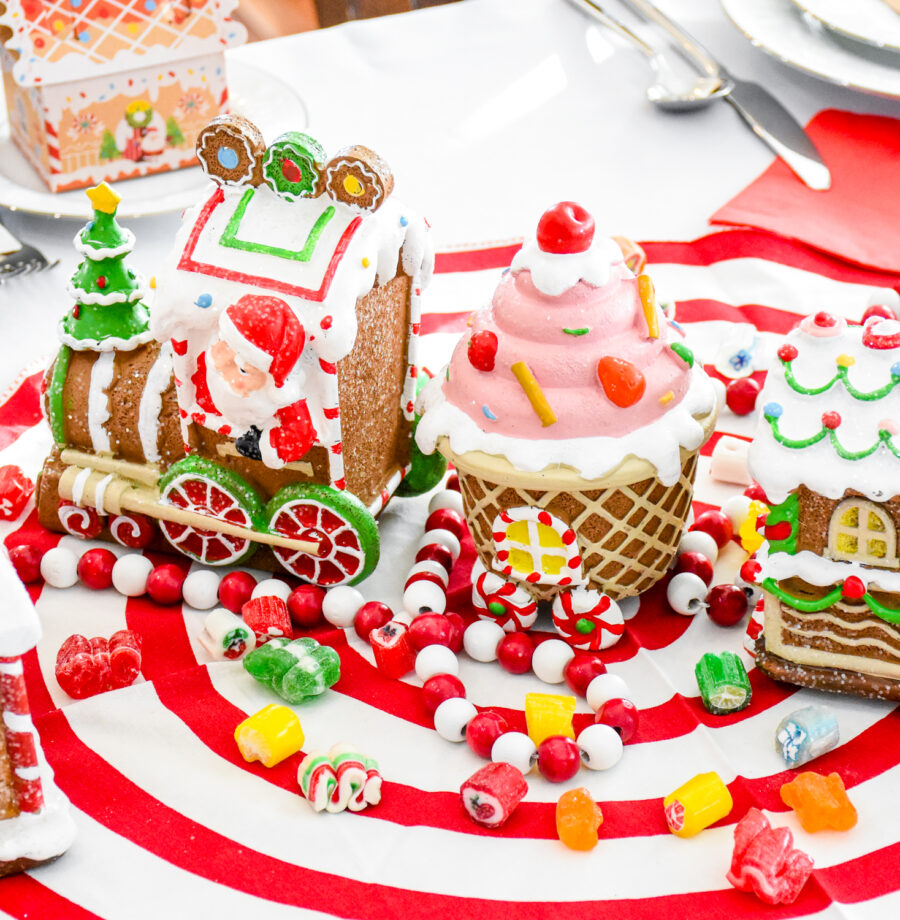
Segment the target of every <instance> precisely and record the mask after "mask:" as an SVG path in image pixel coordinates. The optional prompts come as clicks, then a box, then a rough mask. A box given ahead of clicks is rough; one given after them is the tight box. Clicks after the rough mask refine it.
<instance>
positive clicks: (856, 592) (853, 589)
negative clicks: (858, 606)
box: [841, 575, 866, 601]
mask: <svg viewBox="0 0 900 920" xmlns="http://www.w3.org/2000/svg"><path fill="white" fill-rule="evenodd" d="M841 594H842V596H843V597H845V598H847V600H849V601H859V600H862V599H863V597H865V594H866V583H865V582H864V581H863V580H862V579H861V578H858V577H857V576H856V575H851V576H850V577H849V578H848V579H846V581H845V582H844V584H843V585H842V586H841Z"/></svg>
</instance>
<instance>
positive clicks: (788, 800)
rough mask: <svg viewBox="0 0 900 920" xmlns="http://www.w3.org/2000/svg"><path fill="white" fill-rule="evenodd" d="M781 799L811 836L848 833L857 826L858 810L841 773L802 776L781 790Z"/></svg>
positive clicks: (811, 773)
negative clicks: (838, 832)
mask: <svg viewBox="0 0 900 920" xmlns="http://www.w3.org/2000/svg"><path fill="white" fill-rule="evenodd" d="M781 799H782V801H783V802H784V804H785V805H787V806H789V807H790V808H793V809H794V811H795V812H796V814H797V817H798V818H799V819H800V823H801V824H802V825H803V830H805V831H809V832H810V833H815V831H821V830H833V831H848V830H850V828H851V827H854V826H855V825H856V809H855V808H854V807H853V803H852V802H851V801H850V799H848V798H847V790H846V789H845V788H844V781H843V780H842V779H841V777H840V776H839V775H838V774H837V773H829V774H828V776H822V775H821V773H813V772H811V771H810V772H807V773H801V774H799V775H798V776H797V777H796V778H795V779H793V780H792V781H791V782H789V783H785V784H784V785H783V786H782V787H781Z"/></svg>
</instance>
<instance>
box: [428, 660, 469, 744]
mask: <svg viewBox="0 0 900 920" xmlns="http://www.w3.org/2000/svg"><path fill="white" fill-rule="evenodd" d="M427 647H428V648H443V647H444V646H442V645H439V646H434V645H430V646H427ZM422 651H424V649H423V650H422ZM420 657H421V653H420ZM477 715H478V710H477V709H476V708H475V707H474V706H473V705H472V704H471V703H470V702H469V701H468V700H467V699H464V698H463V697H461V696H454V697H451V698H450V699H449V700H444V702H443V703H441V705H440V706H438V708H437V709H435V711H434V729H435V731H436V732H437V733H438V734H439V735H440V736H441V737H442V738H444V739H446V740H447V741H465V740H466V726H467V725H468V724H469V722H471V721H472V719H474V718H475V716H477Z"/></svg>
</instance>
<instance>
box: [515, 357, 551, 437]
mask: <svg viewBox="0 0 900 920" xmlns="http://www.w3.org/2000/svg"><path fill="white" fill-rule="evenodd" d="M510 370H511V371H512V372H513V374H514V375H515V378H516V380H518V381H519V386H520V387H522V389H523V390H524V391H525V395H526V396H527V397H528V401H529V402H530V403H531V408H532V409H534V411H535V412H536V413H537V417H538V418H539V419H540V420H541V424H542V425H543V426H544V428H547V427H549V426H550V425H554V424H555V423H556V413H555V412H554V411H553V409H552V407H551V406H550V403H549V402H548V401H547V397H546V396H544V391H543V390H542V389H541V385H540V384H539V383H538V382H537V380H535V378H534V374H532V373H531V368H530V367H529V366H528V365H527V364H526V363H525V362H524V361H516V363H515V364H513V365H512V367H511V368H510Z"/></svg>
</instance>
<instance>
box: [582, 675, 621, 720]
mask: <svg viewBox="0 0 900 920" xmlns="http://www.w3.org/2000/svg"><path fill="white" fill-rule="evenodd" d="M584 696H585V699H586V700H587V703H588V706H590V707H591V709H593V710H594V712H596V711H597V710H598V709H599V708H600V707H601V706H602V705H603V704H604V703H605V702H606V701H607V700H627V699H630V698H631V691H630V690H629V689H628V684H626V683H625V681H624V680H622V678H621V677H619V675H618V674H598V675H597V676H596V677H595V678H594V679H593V680H592V681H591V682H590V683H589V684H588V688H587V692H586V693H585V695H584Z"/></svg>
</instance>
